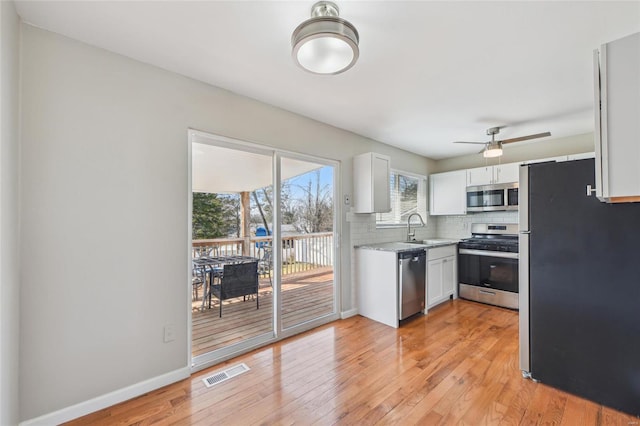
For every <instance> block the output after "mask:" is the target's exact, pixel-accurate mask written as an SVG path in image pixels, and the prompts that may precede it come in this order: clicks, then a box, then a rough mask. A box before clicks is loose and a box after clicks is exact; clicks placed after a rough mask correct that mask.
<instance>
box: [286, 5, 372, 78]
mask: <svg viewBox="0 0 640 426" xmlns="http://www.w3.org/2000/svg"><path fill="white" fill-rule="evenodd" d="M339 13H340V10H339V9H338V6H337V5H336V4H335V3H333V2H330V1H319V2H317V3H316V4H314V5H313V7H312V8H311V19H307V20H306V21H304V22H303V23H302V24H300V25H298V28H296V29H295V30H294V31H293V35H292V36H291V48H292V52H291V54H292V56H293V60H294V61H295V62H296V64H298V65H300V66H301V67H302V68H304V69H305V70H307V71H309V72H312V73H314V74H339V73H341V72H344V71H346V70H348V69H349V68H351V67H352V66H353V65H354V64H355V63H356V61H357V60H358V55H359V53H360V51H359V49H358V41H359V36H358V31H357V30H356V27H354V26H353V25H351V23H350V22H348V21H345V20H344V19H342V18H340V17H338V15H339Z"/></svg>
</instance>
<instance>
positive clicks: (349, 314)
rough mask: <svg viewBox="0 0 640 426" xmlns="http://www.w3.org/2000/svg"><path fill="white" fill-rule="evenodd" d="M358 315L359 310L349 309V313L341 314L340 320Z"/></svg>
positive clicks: (343, 312)
mask: <svg viewBox="0 0 640 426" xmlns="http://www.w3.org/2000/svg"><path fill="white" fill-rule="evenodd" d="M356 315H358V308H353V309H349V310H348V311H342V312H340V318H342V319H346V318H349V317H354V316H356Z"/></svg>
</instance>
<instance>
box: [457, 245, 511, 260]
mask: <svg viewBox="0 0 640 426" xmlns="http://www.w3.org/2000/svg"><path fill="white" fill-rule="evenodd" d="M458 254H471V255H475V256H490V257H502V258H505V259H518V253H511V252H508V251H491V250H471V249H462V248H461V249H458Z"/></svg>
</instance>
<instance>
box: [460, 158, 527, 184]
mask: <svg viewBox="0 0 640 426" xmlns="http://www.w3.org/2000/svg"><path fill="white" fill-rule="evenodd" d="M519 167H520V164H519V163H509V164H499V165H497V166H485V167H476V168H475V169H469V170H467V186H478V185H491V184H493V183H513V182H518V177H519V171H518V170H519V169H518V168H519Z"/></svg>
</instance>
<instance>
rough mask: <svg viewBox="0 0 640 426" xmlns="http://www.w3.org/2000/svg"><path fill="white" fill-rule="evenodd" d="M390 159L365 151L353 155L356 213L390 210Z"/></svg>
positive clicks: (354, 204) (354, 206)
mask: <svg viewBox="0 0 640 426" xmlns="http://www.w3.org/2000/svg"><path fill="white" fill-rule="evenodd" d="M390 179H391V159H390V158H389V157H388V156H386V155H382V154H377V153H375V152H367V153H365V154H361V155H356V156H355V157H353V189H354V194H353V198H354V203H353V208H354V211H355V212H356V213H386V212H389V211H391V196H390V194H391V193H390V188H389V181H390Z"/></svg>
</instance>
